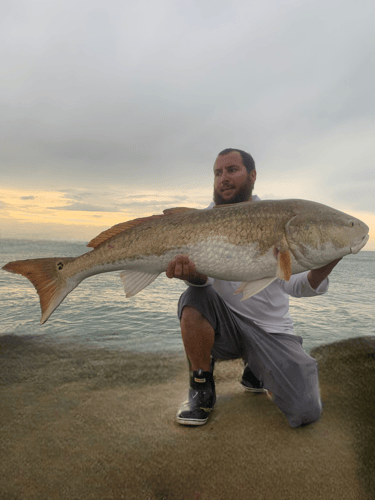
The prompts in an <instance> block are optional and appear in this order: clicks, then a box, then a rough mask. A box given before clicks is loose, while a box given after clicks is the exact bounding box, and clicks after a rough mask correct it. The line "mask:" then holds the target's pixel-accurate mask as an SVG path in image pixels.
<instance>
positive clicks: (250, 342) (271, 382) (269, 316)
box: [166, 148, 340, 427]
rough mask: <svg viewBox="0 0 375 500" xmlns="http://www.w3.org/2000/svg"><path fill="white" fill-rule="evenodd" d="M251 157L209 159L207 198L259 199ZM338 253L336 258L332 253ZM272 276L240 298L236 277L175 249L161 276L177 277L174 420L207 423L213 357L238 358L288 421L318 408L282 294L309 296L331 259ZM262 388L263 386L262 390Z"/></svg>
mask: <svg viewBox="0 0 375 500" xmlns="http://www.w3.org/2000/svg"><path fill="white" fill-rule="evenodd" d="M255 180H256V170H255V163H254V160H253V158H252V157H251V156H250V155H249V154H248V153H246V152H244V151H242V150H239V149H232V148H230V149H225V150H224V151H221V153H219V155H218V157H217V158H216V161H215V164H214V203H212V204H211V205H210V207H208V208H212V206H213V205H214V204H216V205H223V204H230V203H240V202H243V201H249V202H251V201H256V200H259V198H258V197H257V196H253V194H252V192H253V188H254V183H255ZM339 260H340V259H339ZM339 260H336V261H334V262H332V263H331V264H329V265H327V266H324V267H323V268H321V269H315V270H312V271H306V272H304V273H300V274H297V275H294V276H292V277H291V279H290V281H289V282H286V281H283V280H279V279H277V280H276V281H274V282H273V283H271V284H270V285H269V286H268V287H266V288H265V289H264V290H262V291H261V292H259V293H257V294H256V295H254V296H253V297H250V298H249V299H247V300H244V301H241V300H240V298H239V297H238V295H233V292H234V291H235V290H236V289H237V288H238V286H239V283H235V282H228V281H222V280H216V279H213V278H209V277H207V276H204V275H202V274H200V273H198V272H197V271H196V269H195V266H194V263H193V262H192V261H190V259H189V257H188V256H182V255H178V256H177V257H176V258H175V259H174V260H173V261H171V262H170V264H169V266H168V269H167V272H166V274H167V276H168V277H169V278H178V279H182V280H185V281H186V282H187V284H188V285H189V287H188V289H187V290H186V291H185V293H184V294H183V295H182V296H181V298H180V301H179V307H178V314H179V318H180V324H181V334H182V339H183V343H184V347H185V351H186V354H187V357H188V360H189V364H190V388H189V400H188V402H187V403H186V404H185V407H183V408H181V409H180V410H179V411H178V413H177V415H176V420H177V422H178V423H180V424H182V425H203V424H205V423H206V422H207V420H208V416H209V414H210V412H211V411H212V409H213V407H214V405H215V400H216V393H215V383H214V378H213V360H214V359H215V358H217V359H235V358H243V359H244V362H245V370H244V373H243V376H242V382H241V383H242V385H243V386H244V388H245V389H247V390H251V391H253V392H262V391H263V390H265V389H267V390H268V391H269V393H270V394H272V399H273V401H274V402H275V404H276V405H277V406H278V407H279V408H280V410H281V411H282V412H283V413H284V414H285V416H286V417H287V419H288V421H289V424H290V425H291V426H292V427H298V426H300V425H303V424H308V423H311V422H314V421H315V420H317V419H318V418H319V417H320V414H321V409H322V405H321V400H320V393H319V382H318V371H317V364H316V361H315V360H314V359H313V358H311V357H310V356H308V355H307V354H306V353H305V351H304V350H303V349H302V339H301V337H298V336H295V335H294V334H293V323H292V320H291V317H290V314H289V297H288V295H291V296H294V297H312V296H316V295H321V294H323V293H325V292H326V291H327V289H328V280H327V276H328V275H329V274H330V272H331V271H332V269H333V268H334V266H335V265H336V264H337V263H338V262H339ZM264 388H265V389H264Z"/></svg>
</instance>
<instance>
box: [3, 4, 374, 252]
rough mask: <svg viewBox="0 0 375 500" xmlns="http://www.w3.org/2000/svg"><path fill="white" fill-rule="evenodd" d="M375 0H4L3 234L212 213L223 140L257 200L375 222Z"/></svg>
mask: <svg viewBox="0 0 375 500" xmlns="http://www.w3.org/2000/svg"><path fill="white" fill-rule="evenodd" d="M374 17H375V3H374V2H373V0H359V1H357V2H353V1H351V0H350V1H347V0H340V1H335V0H314V2H311V1H310V0H296V1H283V0H265V1H263V2H259V1H253V0H228V1H227V0H217V1H216V2H213V1H207V0H199V1H198V0H189V1H185V0H181V1H176V0H173V1H172V0H154V1H152V0H147V1H144V0H140V1H137V2H129V1H125V2H124V1H123V0H121V1H119V0H106V1H103V0H74V1H72V0H64V1H60V0H24V1H20V0H9V1H8V0H3V2H2V15H1V19H0V47H1V49H0V74H1V78H0V108H1V113H0V114H1V120H0V238H19V239H30V238H32V239H57V240H59V239H65V240H85V241H86V240H87V241H89V240H90V239H91V238H93V237H94V236H96V235H97V234H98V233H100V232H101V231H102V230H104V229H106V228H108V227H110V226H112V225H114V224H117V223H119V222H123V221H126V220H128V219H133V218H136V217H140V216H145V215H151V214H155V213H161V212H162V210H163V209H164V208H170V207H174V206H192V207H197V208H204V207H206V206H207V205H209V203H210V201H211V200H212V184H213V173H212V168H213V164H214V161H215V158H216V156H217V154H218V153H219V152H220V151H221V150H223V149H225V148H228V147H233V148H240V149H243V150H245V151H248V152H249V153H250V154H251V155H252V156H253V157H254V159H255V163H256V168H257V174H258V175H257V182H256V185H255V191H254V192H255V193H256V194H257V195H258V196H259V197H260V198H261V199H284V198H303V199H309V200H314V201H318V202H320V203H324V204H326V205H329V206H332V207H335V208H337V209H339V210H342V211H344V212H347V213H350V214H351V215H353V216H356V217H358V218H360V219H361V220H363V221H364V222H366V223H367V225H369V226H370V241H369V243H368V244H367V246H366V247H365V250H375V202H374V198H375V197H374V194H375V168H374V163H375V140H374V137H375V106H374V99H375V98H374V94H375V91H374V89H375V66H374V62H373V61H374V49H375V32H374V29H373V19H374Z"/></svg>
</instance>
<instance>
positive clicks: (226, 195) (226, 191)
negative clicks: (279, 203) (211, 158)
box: [214, 151, 256, 205]
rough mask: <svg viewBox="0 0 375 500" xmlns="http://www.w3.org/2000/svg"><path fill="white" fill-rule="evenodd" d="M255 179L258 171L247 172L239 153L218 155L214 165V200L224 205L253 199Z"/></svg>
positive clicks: (217, 203)
mask: <svg viewBox="0 0 375 500" xmlns="http://www.w3.org/2000/svg"><path fill="white" fill-rule="evenodd" d="M255 179H256V171H255V170H252V171H251V172H250V173H249V174H248V173H247V170H246V167H245V165H244V164H243V163H242V158H241V155H240V154H239V153H236V152H234V151H232V152H231V153H228V154H227V155H220V156H218V157H217V158H216V162H215V165H214V202H215V203H216V205H224V204H227V203H240V202H242V201H248V200H251V193H252V190H253V187H254V182H255Z"/></svg>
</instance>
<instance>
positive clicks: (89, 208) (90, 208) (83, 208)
mask: <svg viewBox="0 0 375 500" xmlns="http://www.w3.org/2000/svg"><path fill="white" fill-rule="evenodd" d="M48 208H49V209H50V210H73V211H79V212H120V211H121V210H118V209H116V207H103V206H100V205H89V204H88V203H79V202H76V203H71V204H70V205H64V206H61V207H48Z"/></svg>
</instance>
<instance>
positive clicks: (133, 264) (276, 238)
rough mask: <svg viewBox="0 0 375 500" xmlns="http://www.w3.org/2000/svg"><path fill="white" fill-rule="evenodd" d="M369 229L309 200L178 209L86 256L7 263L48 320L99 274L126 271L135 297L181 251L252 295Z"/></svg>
mask: <svg viewBox="0 0 375 500" xmlns="http://www.w3.org/2000/svg"><path fill="white" fill-rule="evenodd" d="M368 232H369V228H368V227H367V226H366V224H364V223H363V222H361V221H360V220H358V219H356V218H354V217H351V216H350V215H347V214H345V213H343V212H339V211H337V210H335V209H333V208H330V207H327V206H325V205H321V204H320V203H315V202H312V201H306V200H280V201H273V200H272V201H254V202H246V203H238V204H234V205H223V206H220V207H215V208H214V209H213V210H196V209H191V208H175V209H167V210H164V214H163V215H153V216H151V217H146V218H141V219H135V220H133V221H128V222H125V223H122V224H118V225H116V226H113V227H112V228H111V229H108V230H107V231H104V232H103V233H101V234H99V236H97V237H96V238H94V239H93V240H92V241H90V243H89V244H88V245H87V246H88V247H93V248H94V250H91V251H90V252H87V253H85V254H83V255H81V256H79V257H75V258H74V257H70V258H66V257H57V258H56V257H55V258H46V259H34V260H20V261H16V262H10V263H8V264H6V265H5V266H4V267H3V269H4V270H6V271H9V272H13V273H17V274H22V275H23V276H25V277H26V278H28V279H29V280H30V281H31V282H32V283H33V285H34V286H35V288H36V290H37V292H38V294H39V297H40V305H41V309H42V317H41V320H40V323H41V324H43V323H45V322H46V321H47V319H48V318H49V316H50V315H51V314H52V313H53V311H54V310H55V309H56V308H57V307H58V305H59V304H61V302H62V301H63V300H64V298H65V297H66V296H67V295H68V293H70V292H71V291H72V290H74V288H76V286H77V285H79V283H80V282H81V281H82V280H84V279H85V278H88V277H89V276H93V275H95V274H99V273H105V272H109V271H117V270H123V272H122V273H121V278H122V280H123V282H124V288H125V293H126V296H127V297H131V296H133V295H135V294H137V293H138V292H140V291H141V290H142V289H143V288H145V287H146V286H147V285H149V284H150V283H152V282H153V281H154V280H155V278H157V276H158V275H159V274H160V273H162V272H163V271H165V270H166V269H167V266H168V263H169V262H170V261H171V260H172V259H174V257H175V256H176V255H178V254H182V255H188V256H189V258H190V260H192V261H193V262H194V263H195V266H196V269H197V271H198V272H200V273H202V274H205V275H207V276H211V277H213V278H217V279H221V280H227V281H241V282H242V283H241V286H240V288H239V289H238V290H237V292H243V299H246V298H248V297H250V296H252V295H254V294H255V293H258V292H259V291H260V290H262V289H263V288H265V287H266V286H267V285H269V284H270V283H271V282H272V281H274V280H275V279H276V278H279V279H283V280H287V281H288V280H289V279H290V277H291V275H292V274H296V273H300V272H302V271H306V270H308V269H316V268H319V267H322V266H324V265H325V264H328V263H329V262H332V261H333V260H335V259H338V258H340V257H343V256H345V255H348V254H350V253H357V252H359V250H360V249H361V248H363V247H364V245H365V244H366V243H367V240H368V238H369V236H368Z"/></svg>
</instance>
